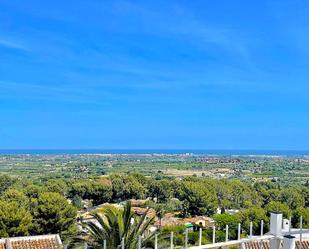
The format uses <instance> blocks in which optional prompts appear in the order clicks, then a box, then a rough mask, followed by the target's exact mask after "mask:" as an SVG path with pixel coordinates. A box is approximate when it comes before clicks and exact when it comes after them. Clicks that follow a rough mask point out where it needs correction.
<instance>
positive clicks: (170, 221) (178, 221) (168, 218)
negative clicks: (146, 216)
mask: <svg viewBox="0 0 309 249" xmlns="http://www.w3.org/2000/svg"><path fill="white" fill-rule="evenodd" d="M189 224H191V225H197V226H201V227H203V228H209V227H212V226H213V224H214V220H213V219H211V218H209V217H207V216H195V217H191V218H178V217H175V216H174V214H171V213H168V214H166V215H165V216H164V217H163V218H162V219H161V221H160V220H157V221H156V222H155V223H154V226H156V227H160V226H161V227H164V226H177V225H184V226H188V225H189Z"/></svg>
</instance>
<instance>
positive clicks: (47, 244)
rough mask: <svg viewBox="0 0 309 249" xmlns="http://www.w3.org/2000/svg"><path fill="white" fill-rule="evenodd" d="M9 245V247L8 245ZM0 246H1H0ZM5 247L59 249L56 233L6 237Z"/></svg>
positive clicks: (59, 243)
mask: <svg viewBox="0 0 309 249" xmlns="http://www.w3.org/2000/svg"><path fill="white" fill-rule="evenodd" d="M8 245H11V247H8ZM0 248H1V247H0ZM6 248H10V249H60V248H61V241H60V238H59V236H58V235H42V236H28V237H17V238H8V239H6Z"/></svg>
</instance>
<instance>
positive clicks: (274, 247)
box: [269, 238, 281, 249]
mask: <svg viewBox="0 0 309 249" xmlns="http://www.w3.org/2000/svg"><path fill="white" fill-rule="evenodd" d="M280 245H281V239H278V238H273V239H270V240H269V248H270V249H279V248H280Z"/></svg>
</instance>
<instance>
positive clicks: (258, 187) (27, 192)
mask: <svg viewBox="0 0 309 249" xmlns="http://www.w3.org/2000/svg"><path fill="white" fill-rule="evenodd" d="M148 197H149V199H150V200H149V201H148V202H147V203H146V204H145V205H147V206H152V207H154V208H155V209H156V210H157V211H158V213H160V212H161V215H163V214H162V213H164V212H170V211H179V212H180V215H182V216H186V217H188V216H194V215H208V216H214V217H215V219H216V221H217V222H218V225H219V228H220V227H221V228H222V229H223V228H224V227H225V224H228V223H229V224H231V225H232V226H233V224H234V225H235V226H236V224H237V223H238V222H240V223H242V225H243V226H244V227H249V223H250V221H253V223H254V231H255V232H258V231H259V222H260V220H261V219H263V220H264V221H265V226H267V224H268V212H269V211H281V212H283V214H284V216H285V217H289V216H291V215H293V216H294V219H293V224H294V225H297V223H298V217H299V216H300V215H302V216H304V221H305V225H307V226H308V225H309V189H308V187H306V186H294V187H282V186H280V185H278V184H277V183H274V182H259V183H251V182H244V181H240V180H223V179H220V180H219V179H210V178H198V177H187V178H184V179H182V180H177V179H172V178H164V177H145V176H143V175H141V174H135V173H134V174H128V175H110V176H106V177H100V178H93V179H65V178H57V179H42V180H40V181H38V180H36V181H31V180H25V179H18V178H13V177H9V176H6V175H1V176H0V236H1V237H5V236H18V235H27V234H33V235H34V234H46V233H61V234H62V235H67V234H72V233H74V232H75V229H76V228H75V226H74V224H75V219H76V211H77V210H78V209H80V208H82V207H83V200H85V199H87V200H90V201H91V202H92V205H98V204H102V203H105V202H121V201H125V200H128V199H145V198H148ZM71 203H72V204H71ZM218 207H219V208H220V209H221V211H222V213H223V214H221V215H216V212H217V209H218ZM231 208H233V209H240V210H241V211H240V212H239V213H238V214H237V215H235V216H230V215H227V214H224V211H225V210H226V209H231ZM231 230H232V229H231ZM231 236H233V235H231Z"/></svg>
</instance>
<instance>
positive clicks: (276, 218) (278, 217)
mask: <svg viewBox="0 0 309 249" xmlns="http://www.w3.org/2000/svg"><path fill="white" fill-rule="evenodd" d="M270 234H272V235H274V236H275V237H277V238H278V237H280V236H281V235H282V213H277V212H271V213H270Z"/></svg>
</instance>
